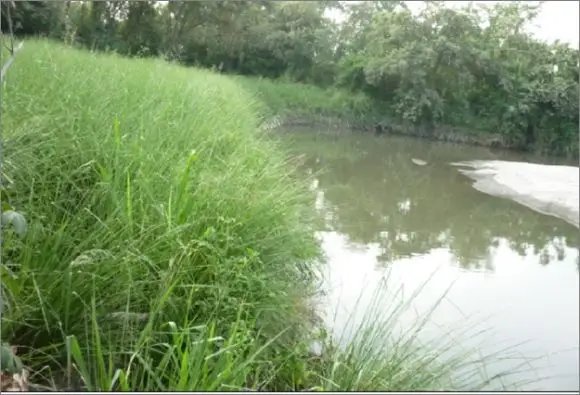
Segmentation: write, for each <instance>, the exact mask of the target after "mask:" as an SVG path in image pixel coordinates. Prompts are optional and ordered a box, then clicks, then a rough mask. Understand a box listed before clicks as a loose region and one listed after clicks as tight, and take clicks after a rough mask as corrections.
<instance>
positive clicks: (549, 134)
mask: <svg viewBox="0 0 580 395" xmlns="http://www.w3.org/2000/svg"><path fill="white" fill-rule="evenodd" d="M10 4H12V3H9V2H3V3H2V7H4V10H6V7H8V6H9V5H10ZM541 7H542V5H541V4H534V3H529V2H528V3H526V2H500V3H496V4H493V5H489V4H485V5H482V4H469V5H467V6H465V7H462V8H460V7H457V6H454V7H450V6H448V5H446V4H445V3H444V2H435V1H430V2H425V4H424V7H423V8H422V9H421V10H420V11H418V12H411V11H410V10H409V9H408V7H407V3H406V2H404V1H363V2H343V1H308V2H304V1H271V0H260V1H250V0H247V1H204V2H186V1H167V2H156V1H140V2H136V1H134V2H131V1H78V2H70V1H69V2H50V1H35V2H32V1H22V2H16V3H15V8H14V9H13V10H12V16H13V19H14V26H15V33H16V34H17V35H21V36H27V35H39V34H40V35H47V36H49V37H53V38H56V39H59V40H64V41H66V42H68V43H74V44H75V45H79V46H82V47H85V48H89V49H94V50H103V51H114V52H118V53H120V54H125V55H128V56H133V57H149V56H151V57H159V56H162V57H165V58H166V59H169V60H172V61H176V62H179V63H181V64H183V65H187V66H201V67H206V68H213V69H216V70H219V71H221V72H225V73H229V74H239V75H245V76H253V77H254V78H252V79H251V80H249V81H247V84H246V85H253V87H252V89H253V90H254V91H255V90H256V87H257V86H260V93H261V94H262V95H264V96H266V97H267V100H266V102H267V104H269V105H270V106H272V109H273V110H275V111H280V110H281V109H284V110H286V112H287V111H289V110H292V111H297V112H299V113H308V114H311V113H314V112H320V113H322V114H324V115H332V116H336V115H339V116H341V117H343V118H347V119H353V118H362V119H367V120H368V119H371V120H372V121H373V122H377V121H380V122H383V123H384V124H386V125H387V126H395V125H403V126H404V127H405V128H406V129H407V130H409V129H411V128H413V127H414V128H417V129H418V130H421V131H422V132H421V133H419V134H421V135H424V136H428V137H437V136H438V133H437V130H441V128H450V127H452V128H453V129H454V130H455V132H454V133H456V134H457V138H456V139H457V140H462V138H461V135H462V134H474V135H477V134H480V135H482V136H483V137H477V136H476V137H473V138H472V137H470V138H464V139H463V140H466V141H475V140H479V141H481V140H486V139H487V138H488V135H489V134H491V135H493V136H494V140H493V143H494V144H496V145H502V146H506V147H513V148H520V149H534V150H539V151H542V152H550V153H556V154H566V155H572V156H577V155H578V142H579V134H578V129H579V128H578V124H579V118H578V106H579V100H578V82H579V77H578V76H579V64H578V50H577V49H575V48H571V47H570V46H569V45H567V44H564V43H559V42H554V43H548V42H542V41H540V40H538V39H536V38H534V37H533V36H532V35H531V34H529V32H528V30H527V28H528V27H529V25H530V23H531V21H533V19H534V17H535V16H536V15H537V14H538V13H539V11H540V9H541ZM339 12H341V13H342V18H341V19H342V22H340V23H339V22H337V21H336V20H334V19H331V18H329V17H328V16H329V15H330V13H333V14H334V15H336V14H337V13H339ZM3 15H4V13H3ZM4 22H5V20H3V23H2V26H3V29H6V27H7V26H8V25H7V23H4ZM259 78H269V79H278V80H279V79H282V80H283V81H289V82H298V83H301V85H292V84H290V83H288V82H280V81H277V82H272V83H270V82H264V80H261V81H262V82H256V81H258V79H259ZM304 84H309V85H316V86H318V87H320V88H321V89H315V88H313V87H308V86H306V85H304ZM302 105H303V106H302Z"/></svg>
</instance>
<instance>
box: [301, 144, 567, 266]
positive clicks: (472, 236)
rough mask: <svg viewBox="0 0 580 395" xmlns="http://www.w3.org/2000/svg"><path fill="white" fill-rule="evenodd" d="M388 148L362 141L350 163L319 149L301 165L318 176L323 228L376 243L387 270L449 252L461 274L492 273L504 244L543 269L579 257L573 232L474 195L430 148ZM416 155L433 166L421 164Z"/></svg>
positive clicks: (528, 212)
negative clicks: (442, 250)
mask: <svg viewBox="0 0 580 395" xmlns="http://www.w3.org/2000/svg"><path fill="white" fill-rule="evenodd" d="M385 141H386V140H385V139H373V140H372V141H370V143H369V144H365V145H364V147H363V146H362V145H363V143H362V142H361V141H358V144H357V145H358V147H356V149H357V150H361V151H362V154H359V155H357V156H354V157H349V158H348V159H345V158H344V157H342V156H340V154H338V153H337V149H336V147H334V148H333V151H331V152H332V154H330V155H326V152H325V149H328V147H325V146H324V144H320V150H319V151H318V152H311V154H310V155H308V156H307V157H306V159H305V161H304V164H303V165H304V166H305V168H307V169H308V172H309V173H313V174H316V175H317V176H316V180H315V182H314V183H313V188H314V189H315V190H316V192H317V202H316V205H317V207H318V208H319V210H321V211H322V212H324V217H325V219H326V221H325V224H324V229H326V230H333V231H337V232H340V233H343V234H346V235H348V236H349V240H350V241H351V242H353V243H357V244H369V243H377V244H378V245H379V246H380V254H379V258H378V259H379V261H380V262H381V264H384V265H387V264H389V262H392V261H394V260H398V259H402V258H408V257H411V256H413V255H416V254H426V253H428V252H429V251H431V250H433V249H436V248H447V249H449V250H450V251H451V252H452V254H453V258H454V262H456V263H457V264H458V265H460V266H461V267H462V268H464V269H470V270H491V271H493V270H494V268H493V263H492V260H491V259H490V257H489V256H490V253H492V250H493V248H495V247H497V246H498V244H499V242H500V241H501V240H506V241H507V243H508V244H509V247H510V248H511V249H513V250H514V251H515V252H517V253H518V254H519V255H520V256H522V257H523V256H527V255H529V254H530V253H531V254H533V255H534V256H536V257H537V261H538V263H540V264H543V265H547V264H549V263H551V262H556V261H563V260H564V259H566V257H567V255H568V254H573V255H577V249H578V246H579V237H578V231H577V229H576V228H574V227H573V226H571V225H569V224H567V223H565V222H563V221H561V220H559V219H556V218H552V217H547V216H544V215H541V214H538V213H535V212H533V211H531V210H530V209H528V208H525V207H521V206H519V205H518V204H517V203H514V202H511V201H509V200H504V199H498V198H494V197H490V196H487V195H485V194H482V193H480V192H478V191H476V190H474V189H473V188H472V187H471V182H472V181H471V180H469V179H467V178H466V177H465V176H463V175H461V174H459V173H458V172H457V171H456V170H455V169H454V168H452V167H450V166H449V165H448V163H449V161H450V159H451V158H449V156H448V155H445V153H444V152H443V154H441V153H440V154H439V155H437V152H436V151H435V150H434V149H433V148H431V149H430V150H429V151H428V152H423V155H421V152H415V151H416V149H415V150H413V149H412V148H414V147H413V145H414V144H415V143H414V142H411V144H409V142H408V141H406V140H392V141H391V139H389V143H388V144H386V143H385ZM328 143H330V144H338V143H337V142H334V141H330V142H328ZM413 155H416V156H420V155H421V156H422V157H423V158H426V159H427V160H428V162H429V164H428V165H427V166H417V165H415V164H414V163H413V162H412V161H411V158H412V157H413Z"/></svg>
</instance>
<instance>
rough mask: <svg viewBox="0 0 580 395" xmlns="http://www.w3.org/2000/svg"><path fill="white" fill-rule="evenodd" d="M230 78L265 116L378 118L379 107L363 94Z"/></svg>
mask: <svg viewBox="0 0 580 395" xmlns="http://www.w3.org/2000/svg"><path fill="white" fill-rule="evenodd" d="M233 78H235V80H236V81H237V82H238V83H239V84H240V86H242V87H243V88H244V89H245V90H246V91H248V92H249V93H251V94H252V96H254V97H256V98H257V99H258V100H259V102H260V103H261V106H260V109H259V110H260V112H261V113H262V114H264V115H267V116H281V117H293V118H296V117H298V118H299V117H304V118H306V119H311V118H313V117H319V116H322V117H331V118H335V119H338V120H343V121H349V122H355V121H357V122H371V121H372V120H373V119H379V118H380V115H381V111H380V109H379V108H378V107H377V106H378V105H377V104H376V103H375V102H373V101H372V100H371V99H370V97H369V96H367V95H365V94H363V93H354V92H350V91H348V90H345V89H338V88H321V87H318V86H314V85H309V84H300V83H296V82H289V81H284V80H272V79H268V78H259V77H240V76H237V77H233Z"/></svg>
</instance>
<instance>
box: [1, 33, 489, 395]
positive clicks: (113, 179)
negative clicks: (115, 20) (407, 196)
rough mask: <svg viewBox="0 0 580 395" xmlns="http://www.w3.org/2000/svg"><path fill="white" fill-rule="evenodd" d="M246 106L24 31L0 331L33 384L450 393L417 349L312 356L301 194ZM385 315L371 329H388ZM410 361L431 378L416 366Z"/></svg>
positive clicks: (227, 93) (435, 366)
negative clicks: (21, 226)
mask: <svg viewBox="0 0 580 395" xmlns="http://www.w3.org/2000/svg"><path fill="white" fill-rule="evenodd" d="M260 111H261V106H260V105H259V103H257V102H256V101H255V100H254V99H253V98H252V97H251V96H249V95H248V93H247V90H246V89H244V88H243V87H241V86H240V84H239V81H237V80H236V79H232V78H228V77H224V76H219V75H216V74H212V73H210V72H207V71H201V70H195V69H184V68H180V67H176V66H171V65H168V64H166V63H164V62H162V61H159V60H128V59H123V58H121V57H117V56H110V55H98V54H93V53H88V52H81V51H77V50H73V49H70V48H66V47H63V46H60V45H56V44H51V43H48V42H44V41H28V42H26V44H25V48H24V49H23V50H22V52H21V53H20V54H19V56H18V58H17V59H16V61H15V63H14V65H13V68H12V69H11V71H10V76H9V79H8V83H7V85H6V89H5V91H4V96H3V101H2V128H3V131H4V136H5V142H4V154H5V159H4V167H3V173H5V175H6V176H7V177H8V178H9V179H10V180H11V185H10V188H9V190H8V194H9V197H10V204H11V205H12V206H13V207H14V208H15V209H16V210H18V211H20V212H22V213H23V214H24V215H25V216H26V218H27V219H28V222H29V224H30V227H29V232H28V234H27V236H26V238H25V239H24V240H22V241H20V240H18V239H16V238H11V239H10V240H8V241H9V242H10V243H9V244H7V245H6V244H5V246H4V247H5V248H4V249H3V251H2V265H1V268H2V291H3V295H4V297H5V299H7V300H6V302H7V307H8V308H7V309H5V311H4V313H3V315H2V328H1V335H2V341H3V342H9V343H11V344H15V345H18V346H19V350H20V353H21V354H23V360H24V362H25V363H26V364H27V365H28V367H29V369H31V371H32V372H33V375H32V377H31V381H32V382H34V383H36V384H38V385H39V386H40V385H43V386H44V387H46V388H52V389H63V388H72V389H89V390H141V391H169V390H239V389H244V388H249V389H269V390H294V389H319V390H336V389H343V390H362V389H376V390H389V389H417V390H418V389H440V388H446V389H453V388H454V384H453V383H452V382H451V381H447V380H448V377H447V371H449V370H453V369H452V368H453V366H455V365H453V364H448V365H446V366H444V365H441V364H440V363H439V362H438V361H435V360H433V359H431V358H430V357H429V356H428V353H425V354H423V350H421V349H411V348H404V349H403V348H400V349H393V350H391V352H390V353H389V354H385V355H383V356H382V355H381V353H380V350H381V348H377V349H375V350H378V351H379V352H374V353H372V354H368V352H367V351H368V350H370V349H369V344H370V343H369V342H367V340H365V339H364V338H362V340H361V341H359V342H355V343H354V344H353V345H351V346H350V348H349V349H348V350H343V349H340V348H337V347H333V346H332V345H330V344H329V345H328V347H326V350H325V352H324V354H323V355H322V356H316V355H313V354H312V353H311V352H310V351H309V346H310V341H311V340H312V339H313V337H314V335H312V333H313V328H315V327H316V324H317V322H318V320H317V317H316V314H314V311H313V306H312V303H313V302H312V300H313V299H312V298H311V296H312V295H314V293H315V292H316V284H317V280H316V273H317V271H318V264H317V262H319V261H320V250H319V245H318V243H317V241H316V239H315V237H314V234H313V222H312V221H313V220H314V214H313V212H312V209H311V208H310V207H312V205H311V204H310V202H311V200H310V198H311V197H310V195H309V192H308V191H307V185H306V183H303V182H300V181H298V180H297V177H294V176H293V170H292V169H291V168H290V167H288V165H287V164H286V163H285V161H284V159H285V154H284V152H283V151H282V150H281V149H280V148H279V147H277V146H276V145H275V143H274V142H272V141H269V140H266V139H263V138H261V136H260V132H259V129H258V127H257V125H258V124H259V119H258V117H257V115H256V114H258V113H259V112H260ZM381 325H382V323H381V322H377V325H375V326H372V327H374V328H375V329H377V330H379V332H376V333H375V335H373V336H372V337H374V338H376V337H377V336H388V335H389V329H390V328H389V327H384V326H381ZM377 333H378V334H377ZM359 340H360V339H359ZM357 349H358V350H363V351H364V350H366V351H365V352H359V353H356V352H353V350H357ZM397 350H400V352H397ZM409 358H411V359H413V360H415V361H422V364H417V365H413V369H415V368H414V367H417V366H418V367H421V368H422V369H423V368H425V369H427V368H426V367H425V366H428V368H429V369H427V370H425V372H427V371H429V372H435V371H437V372H440V373H441V374H430V375H427V376H426V375H419V376H418V375H417V374H416V371H415V370H413V369H411V370H409V369H405V368H404V367H405V366H406V365H405V364H406V363H407V362H406V361H407V360H409ZM409 366H410V365H409ZM443 366H444V370H441V369H443ZM395 367H397V368H396V369H395ZM361 369H362V370H361ZM361 372H364V374H363V373H361ZM394 374H396V376H393V375H394ZM395 379H396V380H395ZM395 384H396V385H395ZM478 385H479V384H478V383H477V382H474V383H473V388H476V387H478Z"/></svg>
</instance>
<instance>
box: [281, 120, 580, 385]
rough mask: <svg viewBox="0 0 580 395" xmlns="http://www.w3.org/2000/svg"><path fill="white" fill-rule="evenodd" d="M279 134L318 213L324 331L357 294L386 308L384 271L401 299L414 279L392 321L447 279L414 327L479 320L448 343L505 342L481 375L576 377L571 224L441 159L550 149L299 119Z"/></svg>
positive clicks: (336, 328) (357, 315)
mask: <svg viewBox="0 0 580 395" xmlns="http://www.w3.org/2000/svg"><path fill="white" fill-rule="evenodd" d="M283 140H284V141H285V143H286V144H288V146H289V147H290V148H291V150H292V151H293V152H295V153H299V154H303V155H304V157H303V162H304V164H303V166H304V173H305V175H306V176H308V177H309V179H310V181H311V182H312V189H313V190H314V191H315V195H316V199H315V201H314V202H313V204H315V205H316V207H317V209H318V211H319V212H320V213H321V218H322V220H321V222H320V226H319V229H318V235H319V237H320V239H321V242H322V245H323V248H324V250H325V253H326V255H327V261H328V263H327V265H326V266H325V288H326V291H327V295H326V297H325V311H326V312H327V324H328V325H329V326H330V327H331V328H332V330H333V333H334V334H335V335H336V336H340V338H341V339H348V338H349V337H352V336H353V330H354V329H353V328H355V327H356V326H357V325H358V324H360V323H363V324H364V320H365V319H368V318H365V317H366V315H365V314H367V311H368V309H369V308H370V306H371V304H372V305H373V311H378V312H379V314H384V315H387V314H389V312H388V310H389V309H390V307H392V306H390V305H391V303H389V301H388V298H387V299H386V300H384V299H381V301H380V302H377V298H376V291H377V289H379V288H381V287H385V284H391V285H387V286H386V287H395V286H396V287H399V286H402V287H403V289H404V292H402V293H401V295H407V296H403V298H405V297H406V298H407V299H408V298H410V296H409V295H411V294H413V292H414V291H416V290H417V289H418V288H419V287H422V289H421V292H420V293H419V294H418V296H413V297H412V299H413V301H412V308H411V309H409V310H410V312H409V313H408V314H406V315H401V316H400V317H399V318H397V326H398V327H399V328H398V330H401V331H403V332H404V331H408V330H409V329H410V328H412V327H413V324H412V322H415V321H413V320H416V319H417V317H422V316H425V315H426V314H427V311H428V310H429V309H430V308H431V307H432V306H433V305H434V303H435V302H436V301H437V300H438V298H439V297H441V296H442V295H443V294H444V293H445V292H446V291H447V290H449V292H448V293H447V294H446V296H445V298H444V300H443V301H442V302H441V303H439V306H438V308H437V309H436V310H435V311H434V312H433V313H432V314H431V315H430V316H429V317H430V318H429V323H430V324H431V326H426V328H430V329H428V330H427V329H426V330H424V331H423V332H422V333H421V334H420V335H419V337H423V338H424V339H425V340H426V341H428V340H429V339H431V338H436V337H437V336H455V335H453V332H449V329H445V332H444V329H443V328H453V327H454V325H459V326H463V327H466V326H469V327H470V328H471V330H472V332H473V333H476V332H480V329H481V330H482V331H483V330H485V332H484V334H482V335H481V336H479V337H478V336H475V335H469V336H466V337H465V339H464V340H462V345H463V346H464V347H467V348H478V350H479V351H480V353H481V354H482V355H493V354H494V353H495V352H497V351H499V350H504V349H505V348H506V347H508V348H509V351H505V350H504V351H502V352H503V355H506V356H507V355H508V353H509V356H511V358H506V359H505V360H504V359H502V360H501V362H500V363H497V364H495V367H492V368H490V369H491V370H492V371H491V372H489V371H488V375H493V374H494V371H493V369H495V370H496V372H500V371H501V372H503V371H506V370H510V371H513V372H516V371H518V372H519V373H518V374H517V375H514V377H513V378H512V379H511V380H514V381H518V382H519V381H524V382H527V381H529V383H528V384H523V383H520V388H521V389H530V390H533V389H539V390H576V391H577V390H578V388H579V378H578V370H579V363H578V359H579V358H578V346H579V341H578V338H579V275H578V270H579V269H578V265H579V263H578V261H579V258H578V256H579V244H580V238H579V232H578V229H576V228H575V227H573V226H572V225H570V224H568V223H566V222H565V221H563V220H560V219H557V218H554V217H551V216H547V215H542V214H539V213H537V212H534V211H532V210H530V209H529V208H527V207H524V206H521V205H519V204H518V203H515V202H512V201H510V200H507V199H502V198H498V197H494V196H489V195H486V194H484V193H481V192H479V191H477V190H475V189H474V188H473V187H472V184H473V181H472V180H470V179H469V178H467V177H466V176H465V175H463V174H460V172H459V171H458V170H457V168H454V167H452V166H450V165H449V163H451V162H459V161H469V160H516V161H528V162H534V163H546V164H562V163H560V162H562V161H561V160H557V159H549V158H536V157H532V156H526V155H523V154H517V153H513V152H505V151H491V150H489V149H485V148H478V147H466V146H460V145H452V144H445V143H434V142H429V141H425V140H418V139H409V138H399V137H380V138H378V137H374V136H371V135H352V134H341V135H329V134H320V133H316V132H315V131H311V130H310V131H308V130H293V131H291V133H287V134H285V136H284V138H283ZM412 159H415V160H412ZM416 159H419V161H417V160H416ZM423 162H426V164H425V163H423ZM395 284H396V285H395ZM451 285H452V286H451ZM450 286H451V288H449V287H450ZM397 289H398V288H397ZM411 310H412V311H411ZM458 339H459V335H458ZM523 361H526V363H525V367H524V366H523V364H524V362H523ZM496 362H497V361H496ZM508 382H509V380H508Z"/></svg>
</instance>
